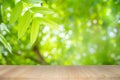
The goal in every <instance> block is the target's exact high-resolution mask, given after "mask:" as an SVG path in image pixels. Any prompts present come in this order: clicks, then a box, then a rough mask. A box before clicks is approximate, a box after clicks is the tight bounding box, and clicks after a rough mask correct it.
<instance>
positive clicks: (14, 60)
mask: <svg viewBox="0 0 120 80" xmlns="http://www.w3.org/2000/svg"><path fill="white" fill-rule="evenodd" d="M119 40H120V0H88V1H86V0H0V64H3V65H6V64H7V65H43V64H45V65H105V64H107V65H110V64H120V42H119Z"/></svg>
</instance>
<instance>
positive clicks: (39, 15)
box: [34, 13, 43, 17]
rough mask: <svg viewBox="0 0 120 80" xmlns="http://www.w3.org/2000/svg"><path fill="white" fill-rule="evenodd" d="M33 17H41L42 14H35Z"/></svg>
mask: <svg viewBox="0 0 120 80" xmlns="http://www.w3.org/2000/svg"><path fill="white" fill-rule="evenodd" d="M34 17H43V14H40V13H36V14H35V15H34Z"/></svg>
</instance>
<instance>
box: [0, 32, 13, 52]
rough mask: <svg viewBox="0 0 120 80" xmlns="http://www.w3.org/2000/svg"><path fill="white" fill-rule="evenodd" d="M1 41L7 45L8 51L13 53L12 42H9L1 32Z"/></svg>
mask: <svg viewBox="0 0 120 80" xmlns="http://www.w3.org/2000/svg"><path fill="white" fill-rule="evenodd" d="M0 42H1V43H2V44H3V45H4V46H5V48H6V49H8V51H9V52H10V53H11V52H12V48H11V46H10V44H9V43H8V42H7V40H6V39H5V38H4V37H3V36H2V35H1V34H0Z"/></svg>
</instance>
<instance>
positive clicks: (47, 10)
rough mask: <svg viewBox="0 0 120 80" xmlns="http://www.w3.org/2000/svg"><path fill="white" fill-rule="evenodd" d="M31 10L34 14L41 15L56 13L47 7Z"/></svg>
mask: <svg viewBox="0 0 120 80" xmlns="http://www.w3.org/2000/svg"><path fill="white" fill-rule="evenodd" d="M31 10H32V11H33V12H34V13H41V14H53V13H54V11H53V10H52V9H48V8H45V7H32V8H31Z"/></svg>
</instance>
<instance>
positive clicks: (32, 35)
mask: <svg viewBox="0 0 120 80" xmlns="http://www.w3.org/2000/svg"><path fill="white" fill-rule="evenodd" d="M39 25H40V23H39V21H38V19H37V18H35V19H34V20H33V22H32V27H31V30H30V43H31V44H33V43H34V42H35V41H36V39H37V36H38V33H39Z"/></svg>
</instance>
